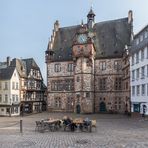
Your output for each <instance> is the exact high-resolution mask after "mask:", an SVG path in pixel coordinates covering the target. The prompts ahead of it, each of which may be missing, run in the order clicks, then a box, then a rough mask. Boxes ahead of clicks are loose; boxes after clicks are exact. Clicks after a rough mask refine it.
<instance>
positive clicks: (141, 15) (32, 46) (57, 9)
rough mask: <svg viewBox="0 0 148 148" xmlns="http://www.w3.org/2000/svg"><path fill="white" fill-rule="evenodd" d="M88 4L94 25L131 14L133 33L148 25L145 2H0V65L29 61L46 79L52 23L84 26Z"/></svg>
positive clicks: (143, 0)
mask: <svg viewBox="0 0 148 148" xmlns="http://www.w3.org/2000/svg"><path fill="white" fill-rule="evenodd" d="M91 1H92V2H91ZM91 3H93V10H94V12H95V13H96V22H100V21H106V20H113V19H118V18H123V17H127V14H128V11H129V10H133V16H134V32H135V33H136V32H138V31H139V30H140V29H142V28H143V27H144V26H145V25H147V24H148V15H147V14H148V8H147V6H148V0H0V61H5V59H6V57H7V56H10V57H11V58H30V57H33V58H34V59H35V61H36V62H37V64H38V65H39V66H40V68H41V71H42V75H43V77H44V78H46V64H45V58H44V52H45V50H46V49H47V44H48V40H49V38H50V36H51V33H52V29H53V24H54V22H55V21H56V20H59V21H60V26H61V27H64V26H71V25H77V24H80V23H81V20H82V19H83V21H84V22H86V15H87V13H88V11H89V9H90V6H91ZM45 81H46V79H45Z"/></svg>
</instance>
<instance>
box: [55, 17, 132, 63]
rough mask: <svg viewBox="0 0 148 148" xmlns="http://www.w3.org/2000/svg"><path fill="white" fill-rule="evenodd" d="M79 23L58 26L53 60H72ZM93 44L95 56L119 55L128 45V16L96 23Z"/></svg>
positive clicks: (129, 27)
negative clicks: (62, 26) (73, 45)
mask: <svg viewBox="0 0 148 148" xmlns="http://www.w3.org/2000/svg"><path fill="white" fill-rule="evenodd" d="M79 28H80V25H77V26H70V27H64V28H59V31H58V32H56V36H55V40H54V44H53V50H54V58H53V61H69V60H72V44H73V39H74V37H75V35H76V33H77V31H78V30H79ZM93 31H94V33H95V35H96V36H95V39H94V45H95V48H96V58H112V57H121V56H122V53H123V51H124V47H125V45H130V35H131V26H130V24H128V18H122V19H117V20H111V21H105V22H100V23H96V24H95V25H94V27H93Z"/></svg>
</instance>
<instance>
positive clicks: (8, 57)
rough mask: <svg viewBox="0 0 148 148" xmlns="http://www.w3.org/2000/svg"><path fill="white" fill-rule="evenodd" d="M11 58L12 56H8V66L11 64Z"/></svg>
mask: <svg viewBox="0 0 148 148" xmlns="http://www.w3.org/2000/svg"><path fill="white" fill-rule="evenodd" d="M10 60H11V59H10V57H7V66H10V62H11V61H10Z"/></svg>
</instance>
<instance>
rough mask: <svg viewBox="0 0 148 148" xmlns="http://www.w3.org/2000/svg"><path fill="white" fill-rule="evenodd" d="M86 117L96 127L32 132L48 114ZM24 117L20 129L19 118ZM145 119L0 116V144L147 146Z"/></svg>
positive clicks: (20, 147)
mask: <svg viewBox="0 0 148 148" xmlns="http://www.w3.org/2000/svg"><path fill="white" fill-rule="evenodd" d="M65 115H68V116H71V117H73V118H76V117H83V118H85V117H89V118H90V119H96V120H97V130H96V131H95V130H94V129H93V132H92V133H87V132H64V131H57V132H50V131H45V132H44V133H40V132H35V121H36V120H41V119H45V118H49V117H55V118H62V117H63V116H65ZM21 119H22V120H23V133H20V131H19V121H20V120H21ZM147 139H148V120H147V119H145V120H143V119H131V118H129V117H127V116H124V115H115V114H104V115H103V114H93V115H76V114H66V113H64V114H62V113H40V114H35V115H30V116H25V117H16V118H15V117H0V148H148V140H147Z"/></svg>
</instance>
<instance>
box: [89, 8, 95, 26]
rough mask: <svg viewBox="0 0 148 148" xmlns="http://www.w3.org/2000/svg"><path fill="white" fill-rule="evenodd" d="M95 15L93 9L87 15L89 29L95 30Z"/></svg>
mask: <svg viewBox="0 0 148 148" xmlns="http://www.w3.org/2000/svg"><path fill="white" fill-rule="evenodd" d="M95 16H96V15H95V13H94V12H93V10H92V7H91V9H90V11H89V13H88V14H87V25H88V28H89V29H91V28H93V26H94V23H95Z"/></svg>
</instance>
